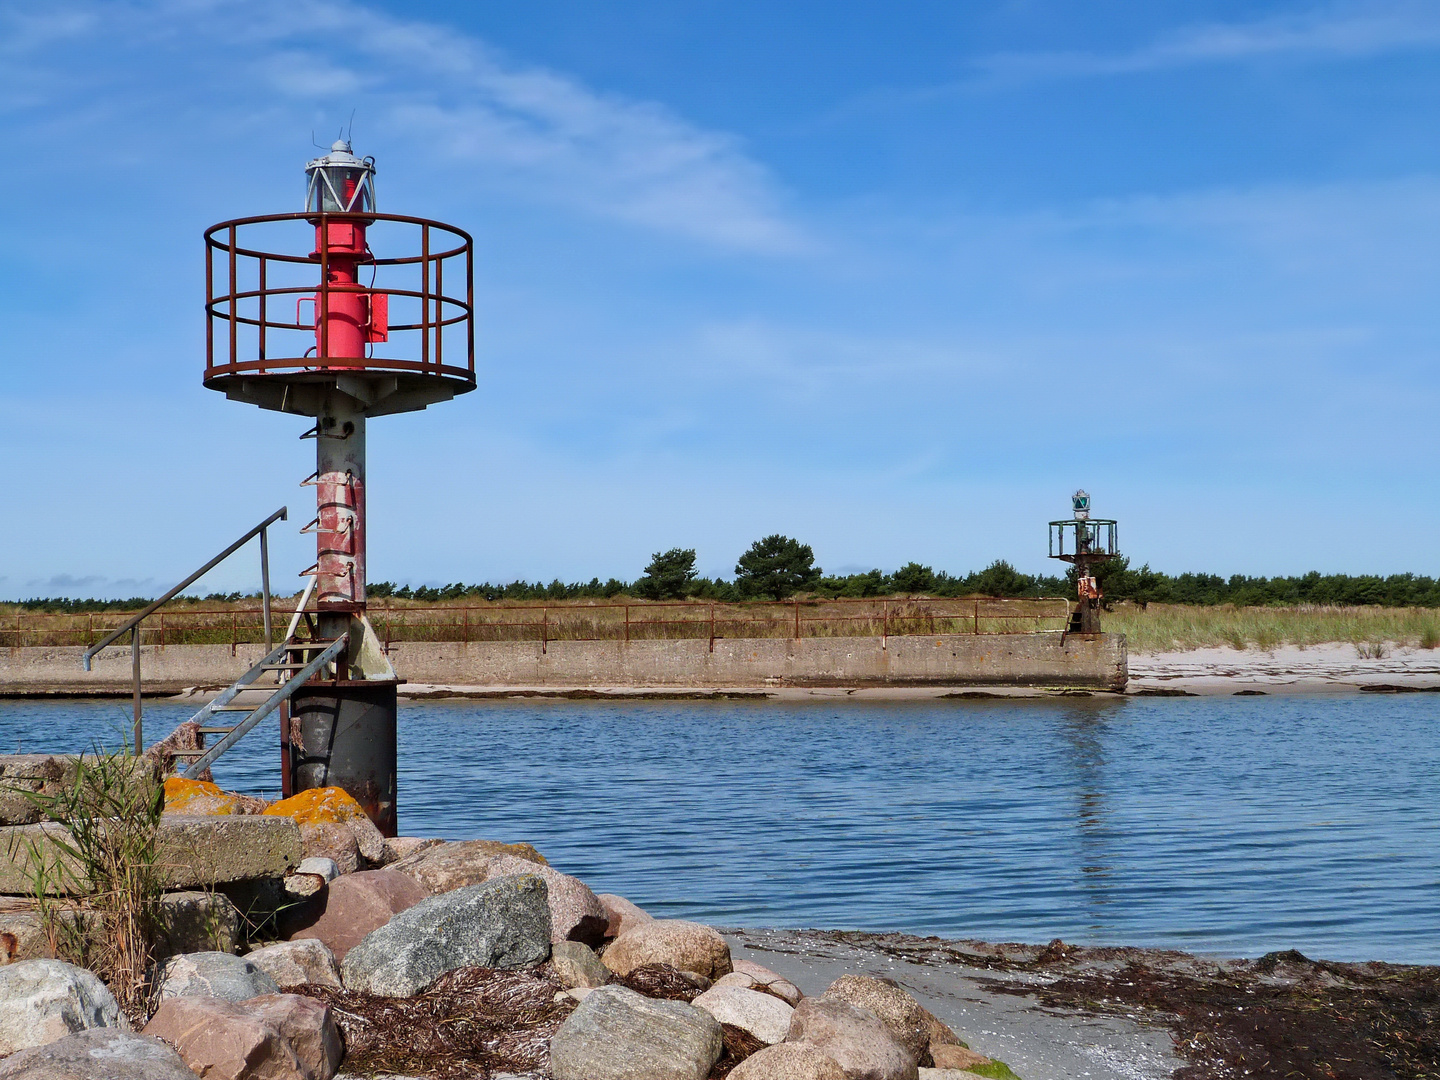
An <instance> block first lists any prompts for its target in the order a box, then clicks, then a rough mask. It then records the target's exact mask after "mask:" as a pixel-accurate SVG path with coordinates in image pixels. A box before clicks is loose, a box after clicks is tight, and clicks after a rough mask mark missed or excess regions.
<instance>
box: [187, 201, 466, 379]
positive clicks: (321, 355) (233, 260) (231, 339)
mask: <svg viewBox="0 0 1440 1080" xmlns="http://www.w3.org/2000/svg"><path fill="white" fill-rule="evenodd" d="M351 222H353V223H363V224H365V225H366V226H367V230H366V231H367V235H368V240H369V250H368V251H367V255H366V257H365V259H364V260H363V266H365V267H368V268H369V269H370V275H369V276H370V282H369V283H368V284H367V285H363V286H361V287H360V288H359V289H358V292H359V293H361V294H362V295H363V296H364V297H365V298H366V302H367V310H368V311H369V319H368V322H367V325H366V327H365V330H366V338H367V341H368V342H369V343H368V344H367V345H366V348H365V355H363V356H332V355H331V349H330V343H329V341H328V334H329V326H330V320H329V318H328V317H327V316H328V315H329V313H330V310H331V304H332V300H334V298H336V297H338V296H339V295H341V293H342V292H343V293H347V294H353V293H355V292H357V289H356V287H355V286H344V285H339V286H335V285H332V284H331V283H330V281H329V277H330V275H329V273H328V271H329V263H330V246H331V241H330V236H331V229H330V228H329V227H328V226H330V225H344V224H346V223H351ZM297 226H298V228H297ZM315 226H319V227H318V228H317V227H315ZM312 246H313V247H314V250H313V251H309V250H307V249H309V248H311V247H312ZM474 276H475V272H474V258H473V251H472V241H471V238H470V235H469V234H468V233H466V232H465V231H464V230H462V229H457V228H455V227H454V226H453V225H445V224H443V223H441V222H438V221H431V220H429V219H428V218H417V217H407V216H403V215H399V214H379V213H365V214H269V215H265V216H262V217H249V218H236V219H234V220H232V221H223V222H221V223H220V224H218V225H214V226H211V227H210V228H209V229H207V230H206V231H205V312H206V323H205V325H206V334H205V382H206V385H210V384H211V383H212V382H214V381H215V380H217V379H225V378H233V377H237V376H248V377H256V376H259V377H264V376H274V375H293V374H296V373H305V372H334V371H337V370H339V371H350V372H361V373H365V374H380V375H385V374H391V375H397V376H416V375H420V376H429V377H437V376H438V377H442V378H446V379H452V380H458V382H459V383H461V384H462V386H461V387H460V388H459V390H458V391H457V392H462V393H463V392H464V391H465V390H468V389H473V388H474V385H475V334H474V329H473V321H472V318H471V315H472V312H473V310H474V302H475V286H474Z"/></svg>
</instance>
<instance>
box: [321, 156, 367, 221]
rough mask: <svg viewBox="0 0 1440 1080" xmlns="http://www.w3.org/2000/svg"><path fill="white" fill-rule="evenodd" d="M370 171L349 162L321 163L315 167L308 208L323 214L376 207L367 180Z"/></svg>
mask: <svg viewBox="0 0 1440 1080" xmlns="http://www.w3.org/2000/svg"><path fill="white" fill-rule="evenodd" d="M367 171H368V170H366V169H364V168H357V167H353V166H347V165H321V166H320V167H319V168H317V169H316V170H315V177H314V180H313V181H312V186H311V189H310V206H309V207H308V208H307V209H309V210H311V211H315V212H318V213H322V214H332V213H344V212H346V211H349V212H352V213H364V212H366V211H368V210H372V209H374V208H373V207H372V206H371V205H370V187H369V185H368V184H366V183H365V174H366V172H367Z"/></svg>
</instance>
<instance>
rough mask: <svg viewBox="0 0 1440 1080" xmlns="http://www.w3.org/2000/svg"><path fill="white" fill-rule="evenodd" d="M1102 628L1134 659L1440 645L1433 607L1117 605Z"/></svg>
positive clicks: (1377, 652)
mask: <svg viewBox="0 0 1440 1080" xmlns="http://www.w3.org/2000/svg"><path fill="white" fill-rule="evenodd" d="M1102 623H1103V626H1104V629H1105V630H1107V631H1112V632H1114V633H1119V634H1124V635H1125V636H1126V638H1127V640H1128V643H1129V647H1130V651H1131V652H1134V653H1156V652H1182V651H1185V650H1188V649H1204V648H1215V647H1229V648H1232V649H1245V648H1259V649H1266V650H1269V649H1275V648H1279V647H1280V646H1283V645H1296V646H1299V647H1301V648H1305V647H1308V646H1311V645H1323V644H1329V643H1334V642H1341V643H1346V644H1351V645H1354V646H1355V648H1356V651H1357V652H1358V653H1360V654H1361V655H1362V656H1370V657H1379V656H1382V655H1384V652H1385V651H1386V650H1388V649H1389V648H1392V647H1403V646H1409V647H1412V648H1413V647H1418V648H1422V649H1433V648H1435V647H1436V646H1440V611H1437V610H1436V609H1434V608H1387V607H1239V608H1237V607H1234V606H1233V605H1229V604H1223V605H1217V606H1215V607H1196V606H1191V605H1184V604H1151V605H1150V606H1149V607H1146V608H1141V607H1139V606H1136V605H1132V604H1117V605H1116V606H1115V610H1113V611H1111V612H1109V613H1107V614H1106V615H1105V617H1104V619H1103V620H1102Z"/></svg>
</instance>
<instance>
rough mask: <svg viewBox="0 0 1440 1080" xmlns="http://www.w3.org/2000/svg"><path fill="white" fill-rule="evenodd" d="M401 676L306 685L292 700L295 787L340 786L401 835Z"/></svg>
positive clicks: (388, 830)
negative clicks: (398, 746)
mask: <svg viewBox="0 0 1440 1080" xmlns="http://www.w3.org/2000/svg"><path fill="white" fill-rule="evenodd" d="M399 685H400V683H399V680H397V679H387V680H372V681H364V682H361V681H351V682H343V681H342V682H335V683H325V684H323V685H316V686H305V687H302V688H301V689H300V690H297V691H296V692H295V696H294V697H293V698H291V700H290V755H289V757H290V773H291V777H290V779H291V784H290V790H292V791H295V792H301V791H308V790H309V789H311V788H319V787H339V788H343V789H344V790H345V791H347V792H349V793H350V794H351V795H353V796H354V797H355V799H356V801H358V802H359V803H360V805H361V806H362V807H364V808H365V813H366V814H368V815H369V816H370V820H371V821H373V822H375V825H376V827H377V828H379V830H380V832H381V833H382V834H384V835H385V836H395V835H396V821H395V791H396V757H397V750H396V735H395V721H396V712H397V705H396V690H397V688H398V687H399Z"/></svg>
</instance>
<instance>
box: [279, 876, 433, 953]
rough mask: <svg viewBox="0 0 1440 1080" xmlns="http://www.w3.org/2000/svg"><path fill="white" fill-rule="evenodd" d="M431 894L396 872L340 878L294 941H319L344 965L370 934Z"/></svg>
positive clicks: (293, 938)
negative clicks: (312, 918) (347, 955)
mask: <svg viewBox="0 0 1440 1080" xmlns="http://www.w3.org/2000/svg"><path fill="white" fill-rule="evenodd" d="M429 895H430V894H429V893H428V892H427V891H426V890H425V889H424V887H422V886H421V885H420V884H419V883H418V882H417V881H415V879H414V878H411V877H409V876H407V875H405V874H400V873H396V872H395V871H394V870H362V871H360V872H359V873H355V874H346V875H344V876H342V877H338V878H336V879H335V880H334V881H332V882H330V884H329V885H328V886H327V887H326V889H325V893H324V905H323V908H322V909H321V910H320V913H319V916H318V918H316V919H315V920H314V921H313V922H311V924H310V925H309V926H306V927H305V928H303V929H301V930H298V931H294V932H292V933H291V934H290V939H291V940H292V941H294V940H297V939H300V938H316V939H318V940H320V941H323V942H324V943H325V944H326V945H328V946H329V947H330V951H331V952H332V953H334V954H335V959H336V960H337V961H341V962H343V961H344V959H345V954H346V953H347V952H349V951H350V950H351V949H352V948H354V947H355V946H356V945H358V944H360V942H361V940H362V939H363V938H364V937H365V935H366V934H368V933H370V931H372V930H378V929H379V928H380V927H382V926H384V925H385V924H386V923H388V922H389V921H390V920H391V919H392V918H394V917H395V916H396V915H398V914H399V913H400V912H402V911H407V910H409V909H410V908H412V907H414V906H415V905H416V904H418V903H419V902H420V901H421V900H424V899H425V898H426V897H428V896H429Z"/></svg>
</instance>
